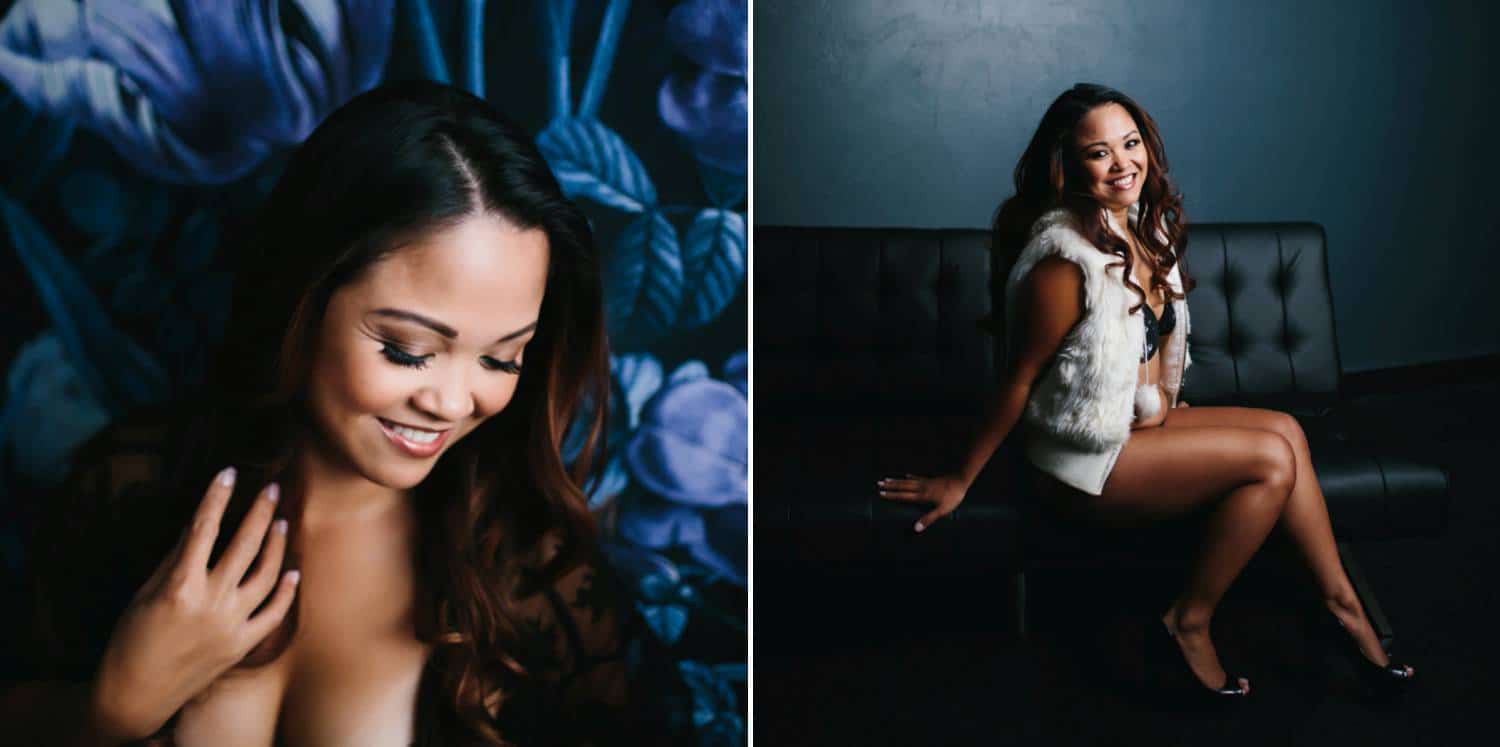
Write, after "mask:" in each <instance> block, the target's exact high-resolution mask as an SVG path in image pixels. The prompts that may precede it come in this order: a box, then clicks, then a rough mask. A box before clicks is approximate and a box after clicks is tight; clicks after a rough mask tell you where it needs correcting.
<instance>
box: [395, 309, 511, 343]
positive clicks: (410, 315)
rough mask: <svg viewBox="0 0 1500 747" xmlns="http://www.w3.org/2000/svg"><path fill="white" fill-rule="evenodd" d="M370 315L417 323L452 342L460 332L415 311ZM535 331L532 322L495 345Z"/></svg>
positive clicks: (507, 335)
mask: <svg viewBox="0 0 1500 747" xmlns="http://www.w3.org/2000/svg"><path fill="white" fill-rule="evenodd" d="M370 313H371V314H375V315H376V316H384V317H389V318H391V319H400V320H403V321H408V322H416V323H417V324H420V325H422V326H423V327H426V328H428V329H430V330H432V331H433V332H436V333H438V334H440V335H442V336H443V337H446V338H448V339H450V340H452V339H454V338H456V337H458V332H457V331H456V330H454V329H453V328H452V327H450V326H448V325H446V324H443V323H442V322H440V321H437V320H436V319H429V318H427V317H425V316H422V315H421V314H418V313H417V312H415V311H407V310H405V309H376V310H374V311H372V312H370ZM533 329H536V322H532V323H531V324H528V325H526V326H524V327H522V328H520V329H518V330H516V331H514V332H511V333H509V334H506V335H504V336H502V337H501V338H500V339H498V340H496V341H495V342H494V343H493V344H495V345H499V344H500V343H502V342H508V341H510V340H514V339H516V338H517V337H520V336H521V335H524V334H526V333H527V332H530V331H531V330H533Z"/></svg>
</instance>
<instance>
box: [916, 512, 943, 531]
mask: <svg viewBox="0 0 1500 747" xmlns="http://www.w3.org/2000/svg"><path fill="white" fill-rule="evenodd" d="M947 514H948V512H946V511H944V510H943V509H941V508H934V509H932V510H931V511H928V512H927V515H926V516H923V517H922V518H920V519H918V520H917V525H916V527H914V528H915V529H916V530H917V531H918V532H922V531H926V529H927V527H930V526H932V523H933V522H935V521H937V520H938V519H941V518H943V517H944V516H946V515H947Z"/></svg>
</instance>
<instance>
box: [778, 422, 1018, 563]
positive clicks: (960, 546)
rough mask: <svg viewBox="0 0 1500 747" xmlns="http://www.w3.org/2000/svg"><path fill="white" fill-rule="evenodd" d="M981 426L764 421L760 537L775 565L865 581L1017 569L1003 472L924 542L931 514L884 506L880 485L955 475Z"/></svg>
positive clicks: (1012, 513)
mask: <svg viewBox="0 0 1500 747" xmlns="http://www.w3.org/2000/svg"><path fill="white" fill-rule="evenodd" d="M974 426H975V419H974V418H973V417H960V416H947V417H940V416H939V417H921V416H910V415H905V416H903V415H896V416H853V417H851V416H838V417H819V416H806V417H788V416H782V417H763V416H757V418H756V420H755V459H754V463H755V466H754V472H755V475H754V476H755V532H756V544H757V546H758V547H764V548H768V549H769V548H775V550H774V552H775V553H776V557H765V556H761V557H759V558H757V560H758V561H760V560H764V561H766V562H770V563H813V564H816V565H817V566H818V567H819V570H820V571H823V572H828V571H838V570H847V571H853V572H859V571H860V569H861V568H867V567H869V566H870V565H871V564H878V563H894V564H897V565H901V566H904V567H906V568H907V570H917V568H915V567H913V566H923V565H927V564H932V570H934V571H940V570H941V569H942V567H948V568H955V567H957V566H955V565H953V564H955V563H957V564H963V563H968V562H973V563H992V562H997V561H1004V560H1014V558H1015V552H1016V544H1015V529H1016V523H1017V518H1018V514H1017V512H1016V509H1015V507H1014V505H1013V504H1012V503H1011V501H1009V500H1008V494H1009V491H1008V489H1003V488H1002V486H1003V485H1005V484H1006V483H1007V482H1008V480H1007V479H1006V478H1007V476H1006V475H1005V474H1004V470H1003V469H1001V468H993V469H992V468H987V469H986V470H985V471H984V472H983V473H981V474H980V476H979V479H978V480H976V481H975V484H974V487H973V488H972V489H971V490H970V493H969V496H968V498H966V499H965V501H964V503H963V505H961V506H960V507H959V508H958V510H957V511H955V512H954V513H953V514H951V515H949V516H948V517H947V518H945V519H944V520H942V521H939V522H937V523H936V524H934V525H933V526H932V527H930V528H928V529H927V530H926V531H925V532H922V533H921V534H917V533H915V532H913V531H912V526H913V525H914V524H915V523H916V521H917V519H919V518H921V516H922V514H924V513H925V512H926V511H928V510H929V509H930V508H931V506H930V505H928V504H908V503H898V502H894V501H889V500H885V499H882V498H880V496H879V495H878V493H877V489H876V486H875V482H876V481H877V480H879V479H880V478H881V477H885V476H895V475H901V474H903V473H906V472H911V473H914V474H919V475H932V474H936V473H938V472H940V471H942V470H943V469H944V468H948V469H951V468H952V465H953V464H954V462H955V461H956V460H957V459H958V458H960V457H961V455H962V450H963V449H964V448H965V447H966V445H967V444H968V441H969V439H970V438H971V437H972V433H973V428H974Z"/></svg>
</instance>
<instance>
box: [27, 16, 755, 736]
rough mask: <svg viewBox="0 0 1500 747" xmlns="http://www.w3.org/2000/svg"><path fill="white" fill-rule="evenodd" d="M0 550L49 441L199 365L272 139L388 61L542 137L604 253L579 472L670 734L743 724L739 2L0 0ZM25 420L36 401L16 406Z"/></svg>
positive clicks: (97, 421)
mask: <svg viewBox="0 0 1500 747" xmlns="http://www.w3.org/2000/svg"><path fill="white" fill-rule="evenodd" d="M0 9H3V10H0V80H3V85H0V142H3V143H4V145H3V146H0V148H3V152H4V153H5V157H4V160H3V161H0V164H3V165H0V311H3V312H4V314H5V317H6V321H7V323H6V324H4V325H0V373H3V386H4V389H3V392H4V394H3V400H0V569H3V572H4V574H5V581H6V588H7V589H11V590H14V589H16V588H18V586H19V578H20V575H21V574H23V573H24V568H25V559H26V550H27V548H26V542H25V539H26V538H25V536H23V535H24V532H23V531H22V529H21V527H24V526H27V525H28V524H29V522H30V520H31V519H32V517H33V516H34V512H35V508H36V507H35V506H34V505H33V502H32V500H31V498H32V497H34V496H36V495H39V493H40V491H42V490H45V489H47V488H48V487H51V486H53V485H55V484H56V483H57V482H58V481H59V480H60V479H61V477H62V475H63V473H64V470H65V469H66V466H67V456H68V453H69V451H70V450H71V449H72V448H73V447H74V446H75V445H77V444H78V443H80V442H81V441H82V440H84V439H85V438H87V437H88V436H89V435H91V434H93V433H94V432H95V431H97V430H98V429H99V428H101V427H103V426H104V425H105V424H107V423H108V422H110V421H111V420H112V419H114V418H116V417H118V416H120V415H121V414H122V413H124V412H125V411H127V410H129V409H130V408H132V407H135V406H137V405H142V404H146V403H151V402H156V401H160V400H163V399H165V398H168V397H170V396H171V394H172V392H173V391H175V390H177V389H178V388H179V387H180V386H182V385H183V384H185V383H191V382H194V381H197V380H199V378H200V377H201V376H202V375H203V371H204V366H205V361H206V357H205V355H206V352H207V351H209V350H211V349H212V347H213V346H214V345H215V344H216V342H217V340H218V335H219V334H220V332H221V329H222V326H223V324H224V320H225V312H226V310H227V309H226V304H227V300H228V298H227V297H228V289H229V286H230V282H231V277H232V275H231V272H232V262H230V261H229V259H228V258H226V257H224V256H222V255H221V253H220V249H221V245H222V242H221V241H220V238H221V237H224V236H229V235H233V234H234V233H235V232H237V231H239V230H241V229H242V228H243V226H244V225H245V224H246V222H247V221H248V220H250V218H251V216H253V214H254V210H255V209H256V207H257V206H258V205H259V203H260V201H261V199H262V198H263V197H264V195H265V194H266V193H267V192H268V191H269V189H270V187H271V185H272V184H274V182H275V180H276V178H277V176H278V174H279V173H280V169H281V167H282V165H283V163H284V161H285V157H286V155H287V153H288V152H289V151H290V150H291V149H292V148H293V147H294V146H296V144H297V143H299V142H301V140H302V139H303V138H304V137H306V135H307V134H308V133H309V132H310V131H311V130H312V128H313V127H315V126H316V125H317V123H318V122H319V121H321V119H322V118H323V117H324V116H326V115H327V114H328V113H329V112H331V111H332V110H333V109H335V108H337V107H338V106H339V105H340V104H341V103H343V102H344V101H346V100H347V99H349V98H350V97H352V96H353V95H355V94H357V93H359V92H361V91H363V90H366V89H368V88H370V87H371V86H374V85H376V84H378V83H380V82H382V81H386V80H397V79H406V78H414V77H425V78H431V79H435V80H440V81H444V82H449V83H453V84H455V85H459V86H462V87H465V88H467V89H469V90H471V91H474V92H476V93H478V94H479V95H481V96H484V97H486V98H488V99H489V100H491V101H493V102H495V103H496V105H497V106H498V107H499V108H500V109H501V110H502V111H504V112H506V113H507V114H508V115H509V116H511V117H512V118H513V119H515V120H517V121H518V122H520V123H522V124H523V125H525V126H527V127H529V128H530V129H531V131H533V132H535V133H536V135H537V140H538V144H539V146H540V147H541V149H542V151H543V154H544V155H545V156H546V158H547V160H548V162H549V163H550V164H551V166H552V168H553V170H554V172H555V173H556V174H557V176H558V178H559V181H560V182H561V183H562V185H563V188H564V189H565V190H566V191H567V192H568V194H569V195H570V196H572V197H574V198H575V199H577V200H578V201H579V202H580V204H582V205H583V206H584V208H585V210H586V211H587V212H588V213H589V216H590V219H591V220H592V221H593V223H594V227H595V231H596V236H597V237H598V240H599V242H600V249H601V252H602V254H603V256H604V258H605V262H606V266H607V273H606V280H605V283H606V289H605V292H606V306H607V312H608V323H609V329H610V336H611V344H612V347H613V350H614V357H613V361H612V367H611V368H612V376H613V385H614V386H613V399H614V401H613V402H612V412H613V413H614V415H613V417H612V419H611V424H610V431H611V433H610V436H611V438H610V444H611V448H610V453H609V455H608V461H607V464H608V467H607V469H606V470H605V472H604V473H603V475H602V476H601V477H600V479H598V480H596V481H595V482H594V483H593V484H592V485H590V486H588V487H589V494H590V501H591V505H592V507H593V508H594V510H595V512H596V515H597V516H598V517H599V519H600V523H601V526H602V527H603V530H604V536H605V538H606V545H605V549H606V552H607V553H608V556H609V558H610V560H611V561H612V562H613V564H614V565H615V566H616V568H617V569H618V570H620V571H621V572H622V574H623V575H624V576H625V577H626V578H627V579H628V580H630V581H631V582H632V583H633V584H634V590H635V595H636V605H637V607H638V609H639V611H640V613H641V615H642V616H643V617H644V619H645V620H646V621H647V623H648V628H649V632H648V634H649V635H650V636H652V638H653V640H652V641H649V642H648V643H649V644H650V645H651V646H652V647H653V650H658V651H663V652H665V655H666V656H668V657H670V658H671V660H672V667H671V668H670V669H671V671H673V672H674V673H675V676H676V679H677V681H676V682H675V683H674V685H675V686H674V687H672V688H669V695H670V698H671V701H672V706H673V709H674V712H675V714H676V718H677V722H678V725H679V727H680V729H681V730H682V732H683V733H684V734H687V735H690V736H691V738H692V739H693V741H696V742H697V743H699V744H703V745H710V744H711V745H732V744H742V743H744V741H745V736H744V720H745V696H746V670H745V659H746V650H747V646H748V640H747V630H746V619H747V615H746V613H747V595H746V581H747V567H746V560H747V531H748V529H747V511H746V500H747V495H746V484H747V472H746V462H747V456H748V451H747V449H748V444H747V425H748V408H747V385H746V381H747V358H746V353H745V348H746V330H747V324H748V319H747V313H746V303H745V271H746V264H747V259H748V258H747V241H746V239H747V235H746V220H745V210H746V179H745V174H746V156H747V147H746V126H747V118H746V113H747V86H746V75H747V41H748V40H747V11H746V2H745V0H680V1H670V0H654V1H653V0H639V1H638V2H634V3H632V2H631V1H630V0H598V1H596V2H583V3H577V2H574V0H551V1H548V0H525V1H522V2H495V3H486V2H484V1H483V0H466V1H464V2H451V3H440V2H427V0H290V1H289V2H285V1H278V0H225V1H224V2H214V3H179V2H169V0H98V1H96V2H90V3H88V4H87V5H86V6H85V5H81V4H78V3H75V2H70V1H68V0H62V1H57V0H29V1H28V0H20V1H18V2H4V1H3V0H0ZM37 424H45V426H44V427H38V425H37ZM570 448H572V449H576V448H577V443H576V439H574V440H573V442H571V443H570Z"/></svg>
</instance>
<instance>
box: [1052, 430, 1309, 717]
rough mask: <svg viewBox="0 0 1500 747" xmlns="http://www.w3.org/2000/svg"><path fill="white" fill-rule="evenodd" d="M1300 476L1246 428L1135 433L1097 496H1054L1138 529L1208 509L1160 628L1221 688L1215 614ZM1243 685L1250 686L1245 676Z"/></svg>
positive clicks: (1279, 442) (1271, 441)
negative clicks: (1196, 548)
mask: <svg viewBox="0 0 1500 747" xmlns="http://www.w3.org/2000/svg"><path fill="white" fill-rule="evenodd" d="M1295 479H1296V475H1295V459H1294V455H1293V454H1292V449H1291V446H1290V445H1289V444H1288V443H1287V442H1286V439H1284V438H1281V437H1280V436H1278V435H1276V434H1274V433H1268V432H1266V431H1263V430H1257V429H1250V428H1232V427H1205V428H1170V429H1169V428H1148V429H1142V430H1138V431H1135V432H1133V433H1132V434H1131V437H1130V440H1128V441H1127V442H1126V443H1125V447H1124V449H1123V450H1122V451H1121V452H1120V457H1119V459H1118V460H1117V461H1116V462H1115V466H1114V469H1113V470H1112V471H1111V473H1110V476H1109V479H1108V480H1106V481H1105V484H1104V490H1103V492H1102V493H1101V494H1100V495H1098V496H1089V495H1086V494H1083V493H1080V492H1077V491H1072V492H1071V493H1067V492H1064V493H1059V494H1055V495H1056V498H1057V500H1059V501H1062V502H1063V504H1064V506H1063V507H1064V509H1065V510H1071V511H1072V512H1074V513H1079V514H1083V515H1087V516H1092V517H1094V518H1096V519H1098V520H1100V521H1104V522H1106V523H1111V524H1118V525H1127V526H1129V525H1138V524H1141V523H1149V522H1152V521H1156V520H1160V519H1164V518H1170V517H1173V516H1180V515H1183V514H1186V513H1191V512H1193V511H1196V510H1199V509H1201V508H1205V507H1207V508H1209V510H1210V511H1211V513H1210V515H1209V517H1208V522H1207V526H1206V531H1205V534H1204V538H1203V544H1202V549H1201V550H1200V552H1199V555H1198V558H1197V560H1196V562H1195V563H1194V566H1193V568H1192V571H1191V573H1190V574H1189V579H1188V583H1187V587H1186V588H1185V589H1184V590H1183V593H1182V596H1181V597H1180V598H1179V599H1178V600H1177V601H1176V602H1175V603H1174V604H1173V605H1172V607H1171V609H1169V610H1168V611H1167V614H1166V616H1164V617H1163V618H1162V622H1163V623H1164V624H1166V625H1167V627H1168V628H1169V629H1170V630H1172V631H1173V632H1174V633H1175V634H1176V637H1177V642H1178V644H1179V645H1180V646H1181V647H1182V651H1183V656H1184V657H1185V658H1186V659H1187V662H1188V664H1189V666H1190V667H1191V668H1192V670H1193V672H1194V673H1196V674H1197V676H1198V678H1199V679H1200V680H1202V681H1203V683H1204V684H1205V685H1209V686H1218V685H1219V684H1220V683H1223V682H1224V678H1225V672H1224V668H1223V667H1222V666H1221V665H1220V664H1219V661H1218V655H1217V654H1216V653H1215V651H1214V647H1213V643H1212V641H1211V640H1210V638H1209V622H1210V620H1211V619H1212V617H1213V611H1214V608H1215V607H1216V606H1217V605H1218V603H1219V599H1220V598H1222V597H1223V595H1224V592H1225V590H1227V589H1228V588H1229V584H1230V583H1231V582H1233V580H1234V579H1235V577H1236V576H1238V575H1239V573H1240V571H1241V570H1242V569H1243V568H1244V567H1245V564H1246V563H1247V562H1249V560H1250V557H1251V556H1252V555H1254V554H1255V551H1256V550H1257V549H1259V548H1260V546H1261V544H1262V543H1263V542H1264V541H1265V539H1266V536H1267V535H1268V534H1269V533H1270V531H1271V529H1272V528H1273V527H1274V526H1275V525H1276V521H1277V519H1278V517H1280V516H1281V514H1282V511H1283V509H1284V507H1285V504H1286V501H1287V496H1288V494H1289V493H1290V491H1291V487H1292V485H1293V483H1294V481H1295ZM1239 685H1240V687H1242V688H1246V689H1247V690H1248V688H1249V683H1248V682H1246V681H1245V680H1244V678H1241V680H1240V683H1239Z"/></svg>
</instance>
